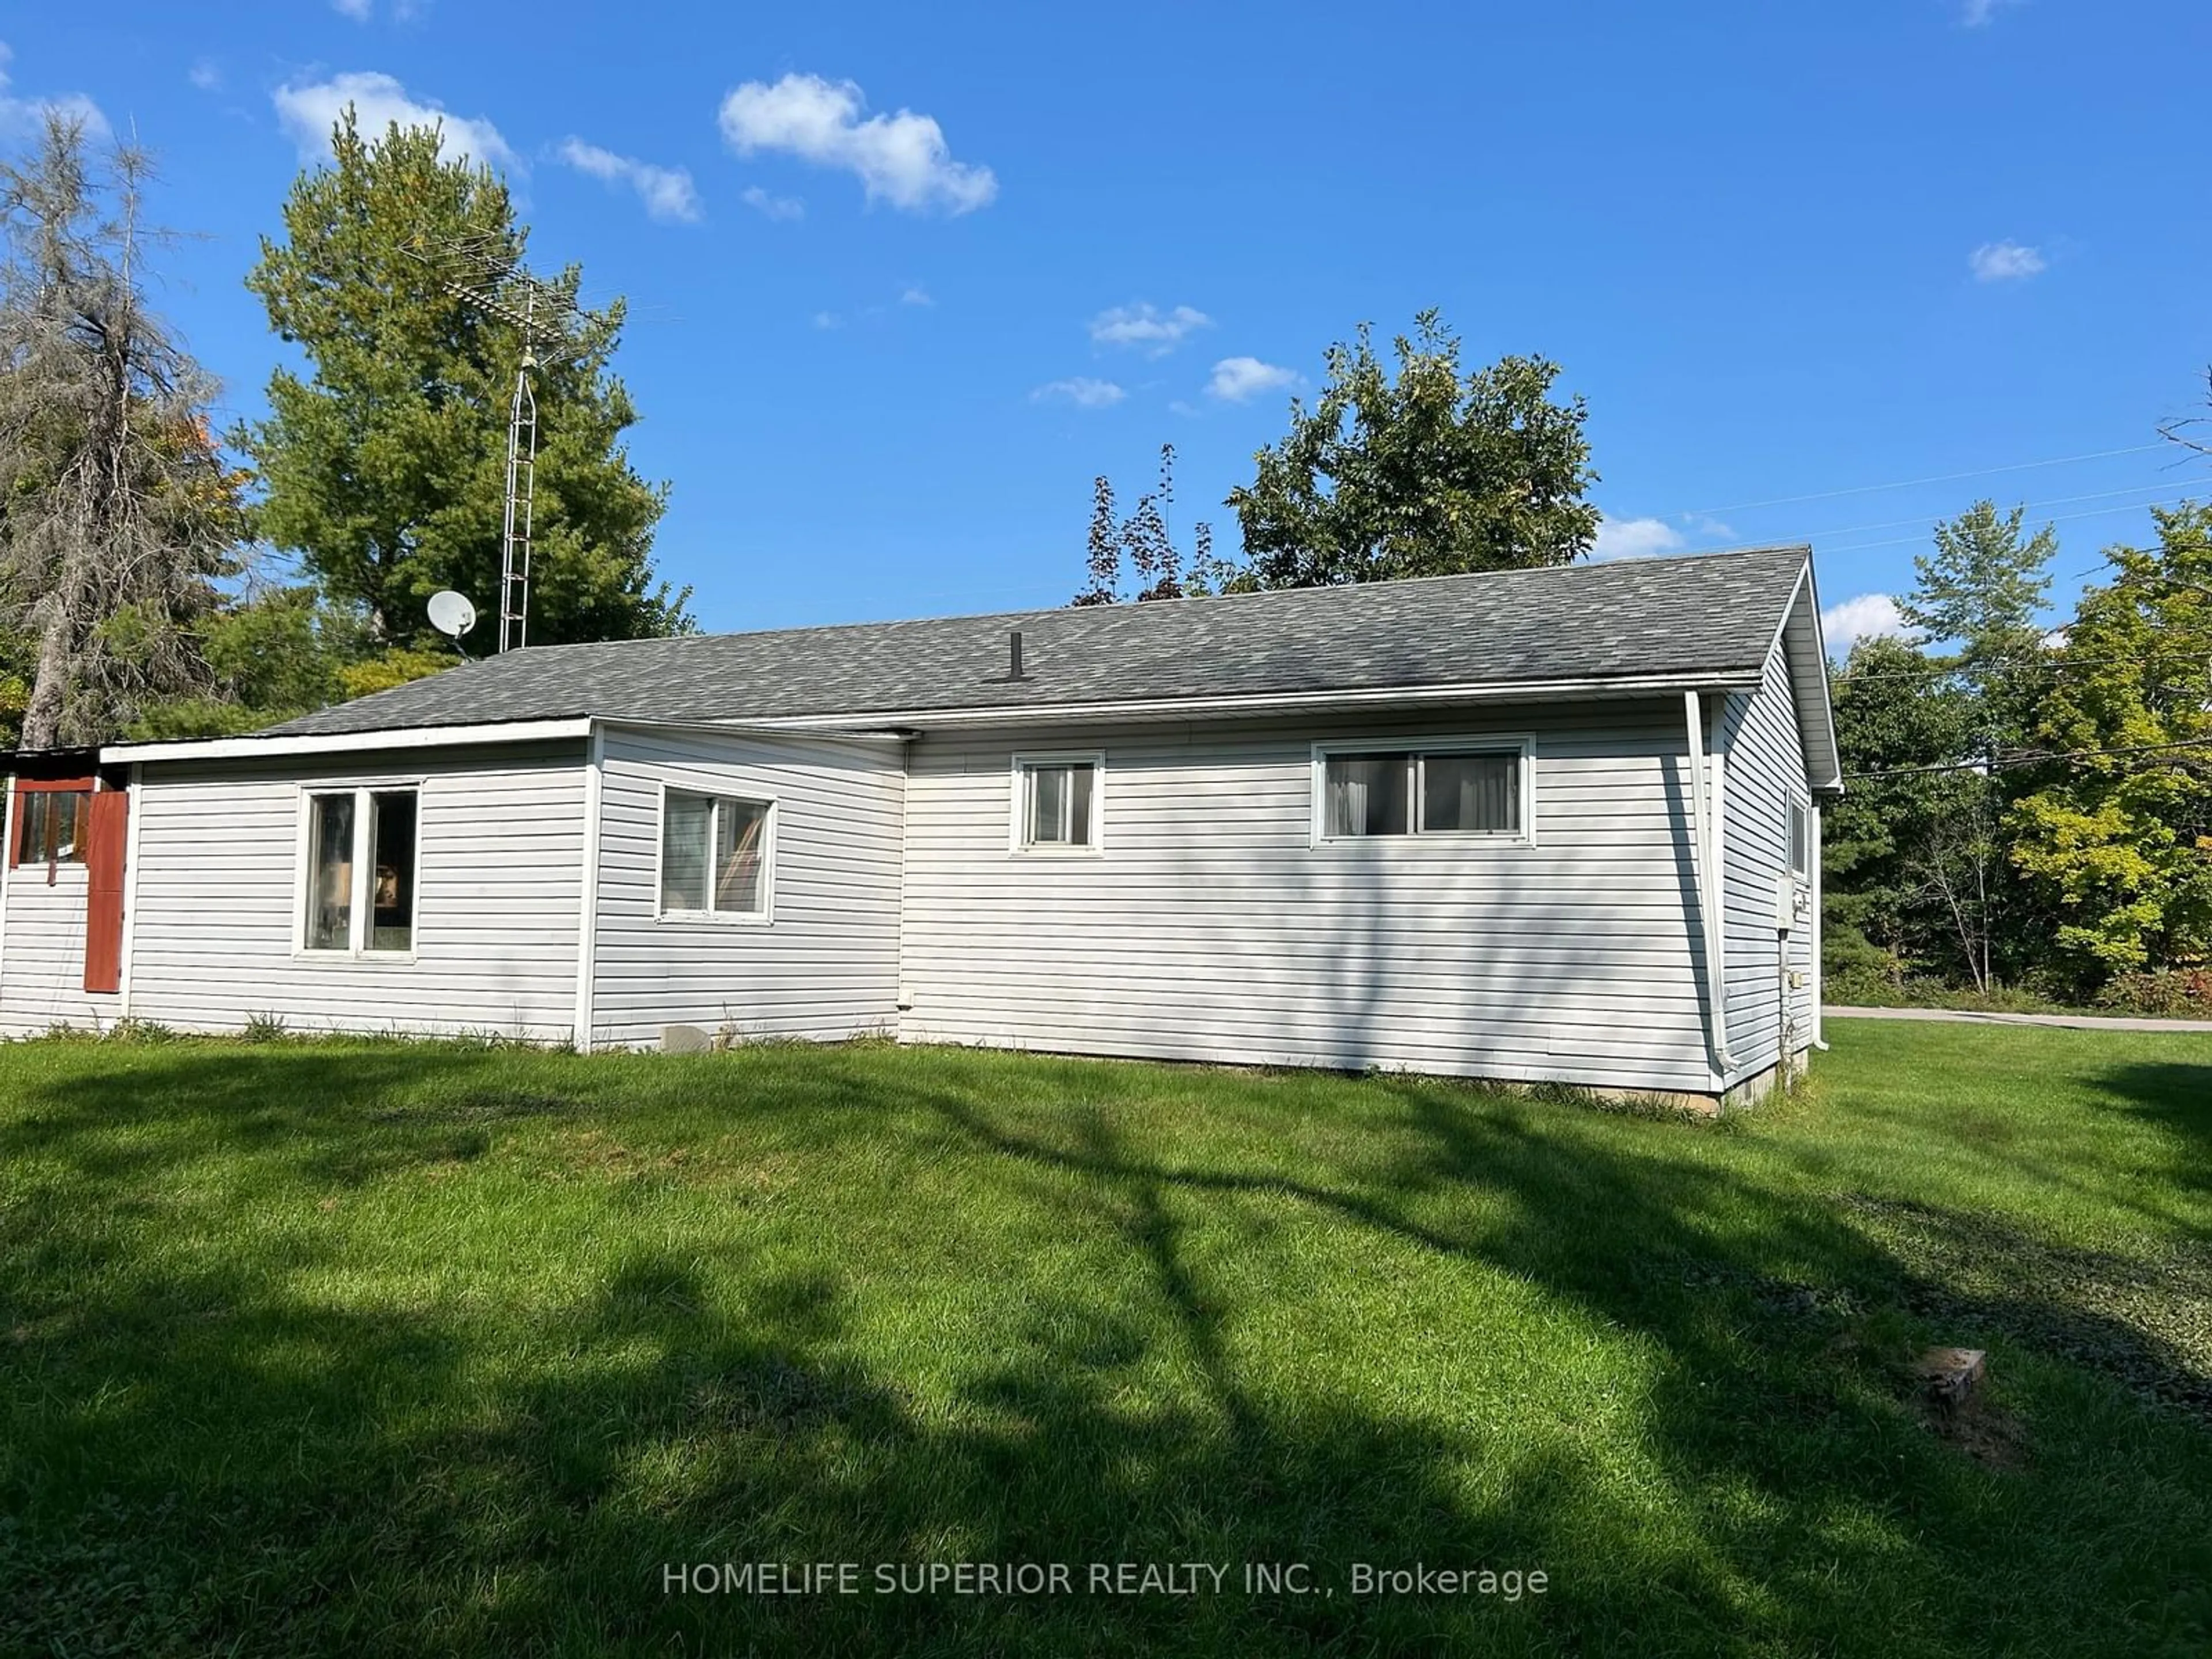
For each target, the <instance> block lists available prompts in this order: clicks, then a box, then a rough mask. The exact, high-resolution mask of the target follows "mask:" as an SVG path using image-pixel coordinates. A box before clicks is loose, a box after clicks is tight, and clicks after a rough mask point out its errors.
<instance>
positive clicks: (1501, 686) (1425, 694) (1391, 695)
mask: <svg viewBox="0 0 2212 1659" xmlns="http://www.w3.org/2000/svg"><path fill="white" fill-rule="evenodd" d="M1758 684H1759V670H1758V669H1757V668H1756V667H1746V668H1730V669H1713V670H1706V671H1699V672H1694V673H1687V674H1663V675H1622V676H1614V677H1610V678H1580V679H1551V680H1533V679H1531V680H1498V681H1489V682H1482V683H1477V684H1468V683H1464V682H1462V683H1456V684H1446V685H1415V686H1404V685H1400V686H1374V687H1362V688H1358V689H1356V690H1332V691H1287V692H1265V693H1252V694H1249V695H1238V696H1217V697H1161V698H1126V699H1119V700H1113V701H1106V702H1080V703H1077V702H1068V703H1008V704H1001V705H999V706H996V707H982V708H975V707H970V708H889V709H874V710H870V711H867V712H866V713H854V714H789V715H781V716H768V717H763V718H761V719H757V720H748V721H746V722H745V724H746V725H747V726H751V727H753V728H756V729H758V730H762V731H772V732H836V731H848V732H865V731H870V730H880V729H883V728H885V727H896V728H901V729H908V730H915V731H928V730H931V729H933V728H937V727H946V726H963V727H964V726H1031V725H1035V726H1043V725H1070V724H1080V723H1085V722H1097V721H1105V720H1127V721H1146V720H1203V719H1208V718H1217V717H1218V718H1226V717H1230V716H1234V715H1240V714H1331V713H1336V712H1345V713H1354V714H1356V713H1359V712H1362V711H1365V710H1370V709H1374V708H1389V707H1400V706H1404V705H1407V704H1413V705H1416V706H1419V707H1431V706H1447V705H1459V704H1464V703H1474V702H1535V701H1538V700H1543V699H1551V698H1559V697H1569V698H1584V699H1589V700H1593V701H1595V700H1601V699H1602V700H1613V699H1623V698H1635V697H1644V696H1662V695H1665V694H1667V693H1670V692H1680V691H1686V690H1690V691H1723V690H1748V689H1750V688H1753V687H1755V686H1757V685H1758Z"/></svg>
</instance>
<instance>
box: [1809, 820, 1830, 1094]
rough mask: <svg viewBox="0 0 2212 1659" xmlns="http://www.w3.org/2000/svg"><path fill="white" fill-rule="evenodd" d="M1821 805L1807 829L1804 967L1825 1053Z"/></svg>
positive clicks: (1817, 1043) (1818, 1043) (1816, 1039)
mask: <svg viewBox="0 0 2212 1659" xmlns="http://www.w3.org/2000/svg"><path fill="white" fill-rule="evenodd" d="M1820 823H1821V812H1820V801H1819V799H1814V802H1813V811H1812V813H1811V822H1810V823H1808V826H1807V828H1806V834H1807V836H1808V837H1809V838H1810V839H1811V842H1812V845H1811V846H1810V847H1808V848H1806V849H1805V867H1806V873H1807V874H1808V875H1809V876H1810V877H1811V878H1812V887H1813V905H1812V909H1813V914H1812V915H1811V916H1810V917H1809V918H1808V920H1809V921H1810V923H1811V927H1810V928H1809V932H1810V933H1811V935H1812V945H1813V948H1812V951H1811V952H1810V954H1811V957H1812V960H1811V961H1809V962H1808V963H1806V964H1805V965H1806V967H1807V968H1808V969H1811V970H1812V971H1811V972H1810V973H1809V974H1808V975H1807V980H1806V982H1807V983H1808V984H1809V985H1810V986H1812V987H1813V1010H1812V1026H1813V1046H1814V1048H1818V1049H1819V1050H1820V1052H1821V1053H1822V1054H1826V1053H1827V1052H1828V1037H1827V1033H1826V1032H1825V1031H1823V1030H1821V1029H1820V999H1821V998H1822V997H1823V996H1825V995H1826V994H1827V988H1828V987H1826V985H1824V984H1822V983H1821V982H1820V951H1821V939H1820V933H1821V920H1820Z"/></svg>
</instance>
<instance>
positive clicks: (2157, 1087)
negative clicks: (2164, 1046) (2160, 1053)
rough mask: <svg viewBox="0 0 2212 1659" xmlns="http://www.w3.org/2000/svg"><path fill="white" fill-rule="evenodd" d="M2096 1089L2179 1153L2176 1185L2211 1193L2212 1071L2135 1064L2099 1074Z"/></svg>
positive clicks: (2169, 1064)
mask: <svg viewBox="0 0 2212 1659" xmlns="http://www.w3.org/2000/svg"><path fill="white" fill-rule="evenodd" d="M2095 1081H2096V1084H2097V1086H2098V1087H2100V1088H2101V1089H2103V1090H2105V1091H2106V1092H2108V1093H2110V1094H2111V1095H2112V1096H2113V1097H2116V1099H2117V1100H2118V1102H2119V1103H2121V1105H2122V1107H2123V1109H2125V1110H2127V1111H2129V1112H2131V1113H2134V1114H2136V1115H2138V1116H2141V1117H2143V1118H2146V1119H2148V1121H2151V1122H2153V1123H2155V1124H2157V1125H2158V1126H2159V1127H2160V1128H2162V1129H2164V1130H2165V1131H2166V1133H2168V1134H2169V1135H2171V1136H2172V1138H2173V1140H2174V1142H2175V1143H2176V1145H2177V1146H2178V1147H2179V1150H2180V1152H2181V1156H2180V1157H2179V1158H2176V1159H2175V1160H2174V1171H2173V1172H2174V1179H2175V1180H2177V1181H2178V1182H2180V1183H2182V1184H2183V1185H2185V1186H2187V1187H2190V1188H2194V1189H2195V1190H2197V1191H2198V1192H2212V1066H2191V1065H2185V1064H2184V1063H2182V1062H2181V1061H2179V1060H2158V1061H2139V1062H2137V1063H2136V1064H2134V1065H2130V1066H2115V1067H2114V1068H2113V1069H2112V1070H2111V1071H2108V1072H2105V1073H2100V1075H2099V1076H2098V1077H2097V1079H2095Z"/></svg>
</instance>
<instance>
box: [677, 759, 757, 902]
mask: <svg viewBox="0 0 2212 1659" xmlns="http://www.w3.org/2000/svg"><path fill="white" fill-rule="evenodd" d="M772 806H773V803H771V802H769V801H764V800H745V799H739V798H738V797H735V796H729V795H697V794H692V793H689V792H687V791H684V790H680V789H671V790H669V791H668V792H667V793H666V794H665V795H664V796H663V797H662V801H661V817H660V912H661V914H662V915H673V916H686V915H708V916H732V917H739V918H751V919H754V920H761V919H764V918H765V917H766V916H767V915H768V911H769V867H768V858H769V815H770V812H771V810H772Z"/></svg>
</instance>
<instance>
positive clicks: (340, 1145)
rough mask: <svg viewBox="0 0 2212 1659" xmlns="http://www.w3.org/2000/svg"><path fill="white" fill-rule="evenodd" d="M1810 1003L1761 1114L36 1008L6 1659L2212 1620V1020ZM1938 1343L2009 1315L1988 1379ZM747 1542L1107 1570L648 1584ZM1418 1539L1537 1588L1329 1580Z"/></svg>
mask: <svg viewBox="0 0 2212 1659" xmlns="http://www.w3.org/2000/svg"><path fill="white" fill-rule="evenodd" d="M1832 1040H1833V1041H1834V1043H1835V1051H1834V1053H1833V1054H1829V1055H1826V1056H1824V1057H1823V1058H1822V1060H1821V1061H1820V1066H1819V1068H1818V1073H1817V1082H1816V1086H1815V1088H1814V1091H1812V1092H1811V1093H1810V1094H1809V1095H1808V1096H1805V1097H1800V1098H1799V1099H1797V1100H1795V1101H1792V1102H1790V1103H1787V1104H1785V1105H1779V1106H1777V1107H1774V1108H1772V1109H1762V1110H1760V1111H1757V1112H1753V1113H1751V1114H1747V1115H1742V1116H1740V1117H1738V1118H1735V1119H1734V1120H1731V1121H1729V1122H1727V1123H1724V1124H1722V1125H1718V1126H1714V1125H1698V1124H1686V1123H1682V1122H1678V1121H1662V1120H1656V1119H1650V1118H1642V1117H1637V1116H1632V1115H1620V1114H1612V1113H1605V1112H1600V1111H1595V1110H1593V1109H1588V1108H1586V1107H1582V1106H1577V1105H1574V1104H1571V1103H1560V1102H1551V1101H1545V1100H1540V1099H1529V1098H1513V1097H1502V1096H1497V1095H1492V1094H1488V1093H1485V1092H1483V1091H1477V1090H1474V1089H1470V1088H1466V1087H1462V1086H1456V1085H1447V1084H1440V1083H1432V1082H1425V1081H1414V1080H1409V1079H1400V1078H1386V1077H1377V1078H1369V1079H1345V1078H1336V1077H1326V1076H1298V1075H1291V1076H1285V1075H1278V1074H1258V1073H1224V1072H1206V1071H1200V1070H1192V1069H1180V1068H1173V1067H1165V1066H1133V1065H1118V1064H1113V1063H1106V1062H1088V1061H1076V1060H1051V1059H1038V1058H1031V1057H1023V1056H1017V1055H1007V1054H982V1053H973V1052H964V1051H947V1050H928V1049H922V1050H902V1049H897V1048H888V1047H883V1046H861V1047H855V1048H833V1049H816V1048H800V1047H769V1048H757V1049H752V1050H748V1051H745V1052H743V1053H740V1054H733V1055H729V1056H698V1057H693V1058H682V1059H678V1058H667V1057H656V1056H635V1057H614V1056H601V1057H597V1058H580V1057H575V1056H570V1055H558V1054H529V1053H518V1052H512V1051H495V1050H483V1049H471V1048H464V1047H459V1046H437V1045H416V1046H408V1045H392V1044H375V1043H367V1042H364V1043H358V1044H353V1043H345V1044H340V1043H296V1044H295V1043H283V1042H277V1043H270V1044H265V1045H258V1046H247V1045H242V1044H216V1043H199V1042H167V1043H159V1042H115V1041H110V1042H40V1043H31V1044H22V1045H16V1046H12V1047H8V1048H4V1049H0V1652H4V1653H10V1654H12V1653H17V1652H24V1653H46V1652H52V1653H57V1654H69V1655H90V1654H96V1653H116V1654H131V1655H156V1654H167V1653H186V1652H189V1653H209V1652H222V1653H230V1652H239V1653H277V1652H288V1653H289V1652H324V1653H341V1652H342V1653H346V1654H375V1653H390V1654H408V1655H412V1654H422V1653H432V1652H456V1653H483V1652H491V1651H504V1652H515V1651H529V1652H539V1651H544V1652H565V1653H574V1654H596V1653H601V1652H626V1653H634V1654H640V1655H642V1654H648V1653H650V1654H656V1655H663V1654H676V1653H681V1654H695V1653H741V1652H746V1651H768V1652H779V1651H788V1652H793V1653H806V1654H829V1653H838V1652H848V1651H860V1650H896V1651H902V1652H908V1653H940V1654H946V1655H952V1654H963V1655H965V1654H977V1653H996V1652H1021V1653H1036V1654H1054V1655H1059V1654H1072V1653H1099V1654H1107V1653H1115V1654H1120V1653H1127V1652H1129V1651H1132V1650H1139V1649H1145V1648H1150V1649H1156V1650H1161V1651H1178V1652H1180V1651H1197V1652H1219V1653H1231V1652H1234V1653H1247V1652H1259V1651H1271V1650H1279V1651H1290V1650H1301V1651H1302V1650H1309V1649H1317V1650H1322V1651H1328V1652H1340V1653H1345V1654H1360V1655H1366V1654H1381V1653H1389V1652H1396V1651H1412V1650H1425V1649H1427V1648H1429V1647H1431V1646H1434V1645H1436V1644H1439V1643H1440V1641H1441V1640H1442V1639H1443V1638H1460V1639H1461V1640H1462V1643H1463V1644H1464V1645H1462V1647H1461V1648H1460V1649H1459V1650H1461V1651H1469V1652H1482V1653H1519V1652H1537V1653H1577V1654H1585V1653H1586V1654H1597V1653H1607V1654H1611V1653H1651V1654H1670V1655H1672V1654H1706V1653H1741V1654H1868V1655H1881V1656H1896V1655H1912V1654H1928V1655H1946V1656H1948V1655H1954V1654H1967V1653H1992V1654H1994V1653H2004V1654H2051V1655H2060V1654H2065V1655H2074V1654H2094V1653H2111V1654H2115V1655H2118V1654H2127V1655H2142V1654H2148V1653H2176V1654H2181V1653H2190V1654H2198V1653H2203V1652H2204V1651H2207V1650H2208V1649H2212V1314H2208V1308H2212V1243H2208V1241H2212V1038H2207V1037H2203V1036H2186V1035H2182V1034H2163V1033H2161V1034H2154V1035H2131V1034H2130V1035H2108V1034H2104V1033H2086V1032H2075V1031H2064V1030H2012V1029H2004V1030H1991V1029H1984V1028H1976V1027H1954V1026H1939V1025H1928V1026H1920V1027H1911V1026H1900V1025H1897V1024H1871V1023H1868V1024H1857V1025H1852V1024H1838V1025H1837V1026H1836V1027H1834V1028H1833V1029H1832ZM1938 1341H1940V1342H1955V1343H1962V1344H1968V1345H1972V1346H1985V1347H1987V1348H1988V1349H1989V1350H1990V1356H1991V1358H1990V1365H1991V1381H1990V1389H1989V1390H1988V1392H1987V1394H1986V1395H1985V1397H1984V1403H1983V1404H1982V1405H1981V1406H1979V1407H1977V1408H1975V1409H1972V1410H1971V1411H1970V1412H1968V1413H1966V1415H1965V1416H1963V1417H1961V1418H1959V1419H1941V1418H1938V1417H1936V1416H1935V1415H1934V1414H1932V1413H1931V1411H1930V1409H1929V1407H1925V1406H1924V1405H1923V1403H1922V1402H1921V1401H1920V1398H1919V1395H1918V1392H1917V1389H1916V1387H1915V1384H1914V1383H1913V1380H1912V1378H1911V1373H1910V1366H1911V1360H1912V1358H1913V1357H1914V1356H1915V1354H1917V1352H1918V1351H1919V1350H1920V1348H1921V1347H1922V1346H1923V1345H1926V1344H1928V1343H1930V1342H1938ZM763 1560H767V1561H775V1562H785V1563H799V1562H825V1561H826V1562H854V1563H858V1564H860V1571H861V1575H862V1578H861V1587H862V1589H863V1590H864V1592H868V1591H872V1589H873V1583H874V1581H873V1570H874V1568H875V1566H876V1565H877V1564H879V1563H880V1564H887V1565H891V1566H893V1567H894V1568H895V1567H896V1565H899V1564H926V1563H928V1562H932V1561H940V1562H957V1561H991V1562H1036V1563H1047V1564H1049V1563H1064V1564H1068V1565H1070V1566H1071V1568H1072V1572H1073V1588H1072V1590H1071V1593H1069V1594H1066V1595H1034V1596H1020V1595H981V1596H979V1595H966V1596H963V1595H951V1594H936V1595H928V1594H923V1595H899V1594H888V1595H887V1594H876V1593H863V1594H860V1595H851V1596H844V1595H836V1594H829V1595H792V1596H763V1595H757V1594H750V1593H721V1594H704V1595H702V1594H697V1593H685V1592H683V1591H680V1590H678V1591H675V1592H671V1590H669V1589H667V1588H665V1578H664V1566H665V1565H666V1564H674V1563H710V1564H716V1565H719V1564H721V1563H725V1562H729V1563H738V1562H745V1561H763ZM1093 1562H1097V1563H1121V1562H1128V1563H1136V1564H1143V1563H1161V1564H1168V1563H1189V1562H1206V1563H1213V1564H1226V1565H1228V1568H1229V1571H1228V1574H1227V1577H1225V1580H1224V1583H1223V1589H1222V1590H1221V1591H1220V1592H1219V1593H1218V1594H1216V1593H1207V1594H1204V1595H1195V1596H1170V1595H1133V1596H1123V1595H1104V1594H1093V1593H1090V1590H1089V1584H1088V1576H1087V1575H1088V1564H1090V1563H1093ZM1248 1562H1256V1563H1277V1564H1291V1563H1303V1564H1305V1565H1306V1566H1307V1569H1308V1571H1309V1574H1310V1578H1309V1581H1308V1582H1309V1584H1310V1589H1309V1592H1308V1593H1306V1594H1303V1595H1301V1594H1295V1593H1288V1592H1284V1593H1274V1592H1267V1593H1260V1594H1248V1593H1246V1592H1245V1591H1244V1589H1243V1588H1242V1577H1243V1571H1244V1564H1246V1563H1248ZM1416 1562H1419V1563H1424V1564H1426V1565H1429V1566H1431V1567H1436V1566H1442V1567H1447V1568H1455V1569H1456V1568H1465V1567H1474V1566H1488V1567H1491V1568H1493V1569H1496V1570H1499V1571H1508V1570H1518V1571H1522V1572H1531V1571H1541V1572H1543V1573H1544V1574H1545V1575H1546V1576H1547V1585H1546V1589H1545V1591H1544V1593H1543V1594H1542V1595H1533V1594H1528V1593H1526V1592H1525V1591H1524V1593H1523V1595H1522V1597H1521V1599H1520V1600H1518V1601H1507V1600H1505V1599H1504V1596H1503V1595H1502V1594H1500V1595H1488V1596H1485V1595H1480V1594H1475V1595H1441V1594H1412V1595H1396V1596H1390V1597H1381V1598H1377V1597H1372V1596H1367V1597H1363V1596H1358V1595H1354V1594H1353V1593H1352V1592H1353V1577H1352V1575H1353V1571H1354V1569H1355V1566H1356V1565H1357V1564H1360V1563H1369V1564H1376V1565H1382V1566H1385V1567H1392V1568H1397V1567H1410V1566H1412V1565H1413V1564H1414V1563H1416ZM1201 1582H1204V1583H1210V1582H1211V1581H1210V1579H1206V1580H1202V1581H1201Z"/></svg>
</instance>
